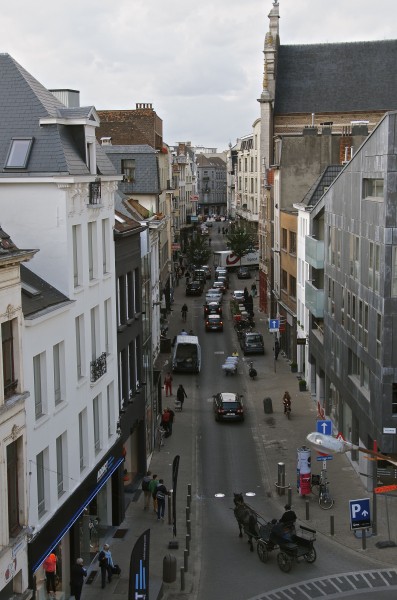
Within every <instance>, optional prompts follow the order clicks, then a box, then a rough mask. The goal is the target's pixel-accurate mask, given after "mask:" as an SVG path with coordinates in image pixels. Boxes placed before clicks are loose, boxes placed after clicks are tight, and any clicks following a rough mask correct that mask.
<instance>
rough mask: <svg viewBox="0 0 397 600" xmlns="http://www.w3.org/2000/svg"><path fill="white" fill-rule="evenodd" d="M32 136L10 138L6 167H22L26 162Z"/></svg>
mask: <svg viewBox="0 0 397 600" xmlns="http://www.w3.org/2000/svg"><path fill="white" fill-rule="evenodd" d="M32 144H33V138H12V140H11V145H10V149H9V151H8V156H7V160H6V168H7V169H24V168H25V167H26V165H27V163H28V158H29V154H30V150H31V148H32Z"/></svg>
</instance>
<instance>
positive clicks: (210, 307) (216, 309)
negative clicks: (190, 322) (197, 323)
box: [204, 302, 222, 317]
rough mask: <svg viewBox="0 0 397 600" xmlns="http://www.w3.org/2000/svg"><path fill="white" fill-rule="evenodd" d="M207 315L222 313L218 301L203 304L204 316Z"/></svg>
mask: <svg viewBox="0 0 397 600" xmlns="http://www.w3.org/2000/svg"><path fill="white" fill-rule="evenodd" d="M208 315H222V306H221V305H220V304H219V302H207V304H204V317H207V316H208Z"/></svg>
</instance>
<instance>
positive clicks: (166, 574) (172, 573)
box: [163, 554, 176, 583]
mask: <svg viewBox="0 0 397 600" xmlns="http://www.w3.org/2000/svg"><path fill="white" fill-rule="evenodd" d="M163 581H164V583H174V581H176V558H175V556H174V555H173V554H167V555H166V556H164V558H163Z"/></svg>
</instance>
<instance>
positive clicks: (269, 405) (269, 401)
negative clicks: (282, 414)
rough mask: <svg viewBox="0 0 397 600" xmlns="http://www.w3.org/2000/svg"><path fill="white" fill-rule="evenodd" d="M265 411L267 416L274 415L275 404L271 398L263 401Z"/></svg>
mask: <svg viewBox="0 0 397 600" xmlns="http://www.w3.org/2000/svg"><path fill="white" fill-rule="evenodd" d="M263 410H264V411H265V415H271V414H272V413H273V404H272V399H271V398H265V399H264V400H263Z"/></svg>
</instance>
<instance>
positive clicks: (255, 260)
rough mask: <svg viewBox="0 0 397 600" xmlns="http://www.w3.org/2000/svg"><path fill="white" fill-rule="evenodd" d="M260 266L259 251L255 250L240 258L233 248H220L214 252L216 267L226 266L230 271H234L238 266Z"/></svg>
mask: <svg viewBox="0 0 397 600" xmlns="http://www.w3.org/2000/svg"><path fill="white" fill-rule="evenodd" d="M258 266H259V252H258V250H254V251H253V252H249V253H248V254H246V255H245V256H242V257H241V258H239V257H238V256H236V255H235V254H234V253H233V252H232V251H231V250H220V251H218V252H214V267H215V269H216V268H217V267H225V268H226V269H227V270H228V271H234V270H236V269H237V268H238V267H251V268H257V267H258Z"/></svg>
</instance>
